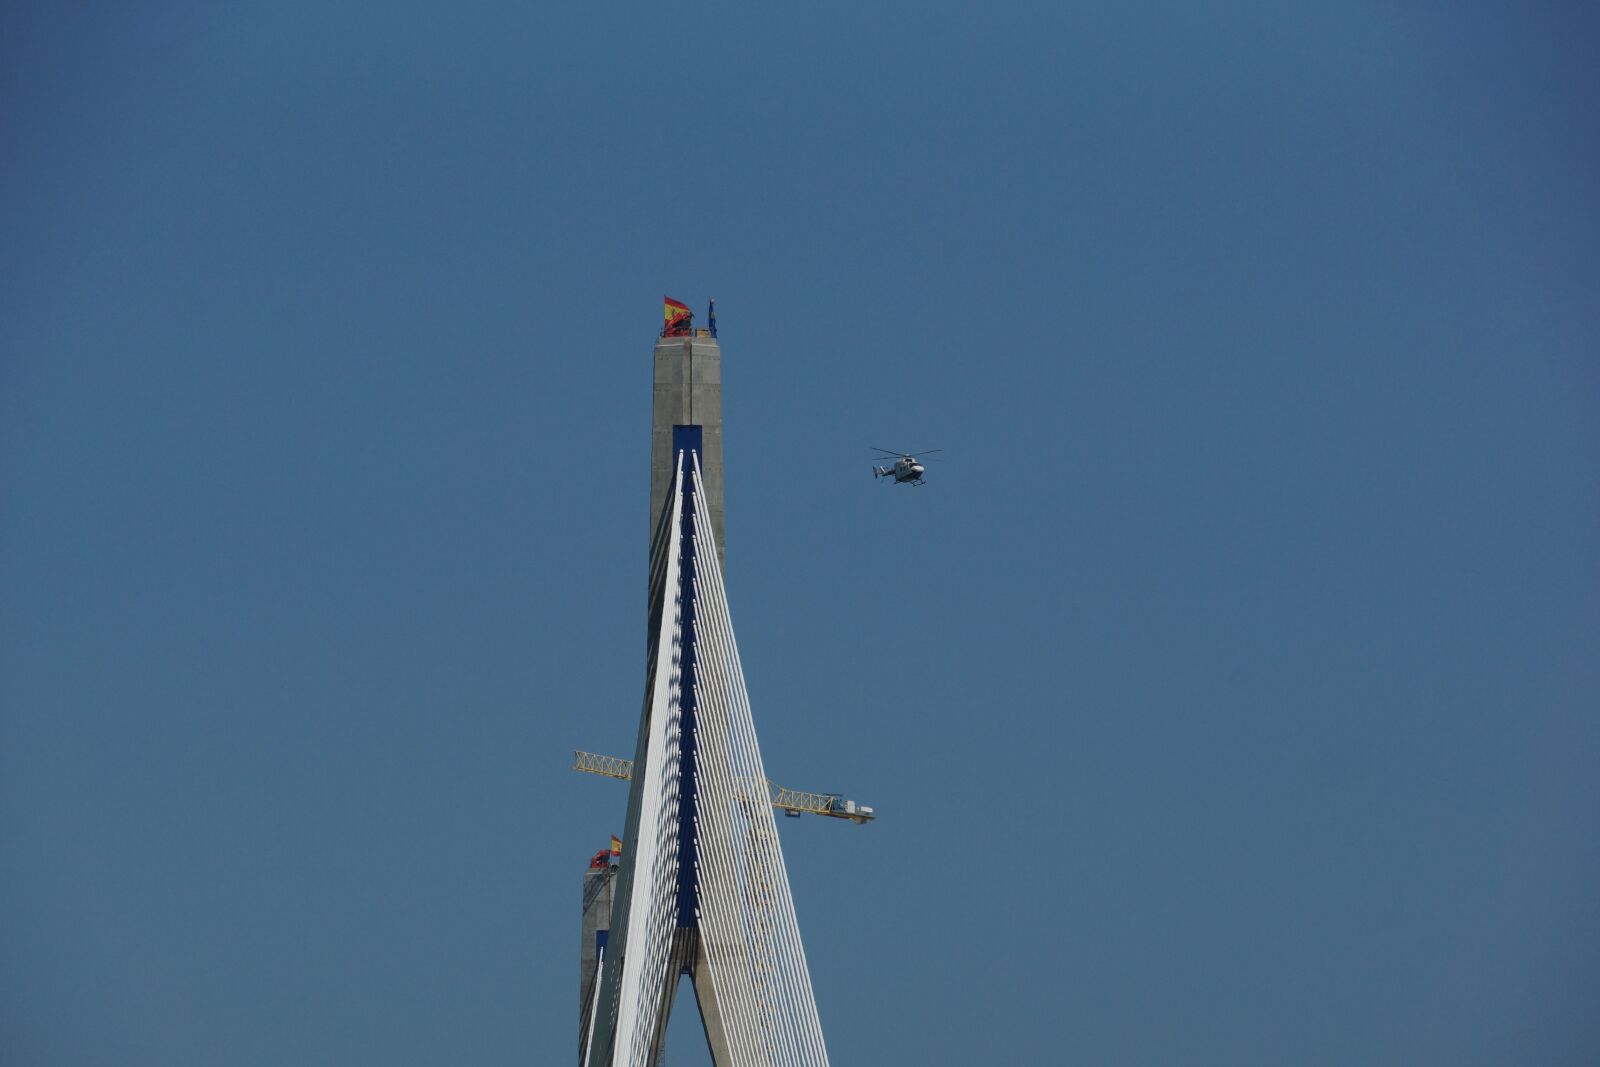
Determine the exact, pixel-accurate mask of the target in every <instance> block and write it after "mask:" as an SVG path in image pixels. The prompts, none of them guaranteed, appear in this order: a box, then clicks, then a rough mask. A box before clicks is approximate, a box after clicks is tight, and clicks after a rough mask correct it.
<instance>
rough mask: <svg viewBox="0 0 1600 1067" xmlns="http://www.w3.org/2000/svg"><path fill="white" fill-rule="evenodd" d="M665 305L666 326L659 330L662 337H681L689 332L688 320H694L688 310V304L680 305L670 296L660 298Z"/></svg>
mask: <svg viewBox="0 0 1600 1067" xmlns="http://www.w3.org/2000/svg"><path fill="white" fill-rule="evenodd" d="M661 300H662V302H663V303H664V304H665V319H666V325H665V326H663V327H662V329H661V336H662V337H682V336H683V335H685V334H687V333H688V332H689V320H691V319H693V318H694V312H692V311H690V310H689V305H688V304H683V303H680V302H678V301H676V300H674V299H672V297H670V296H664V297H662V298H661Z"/></svg>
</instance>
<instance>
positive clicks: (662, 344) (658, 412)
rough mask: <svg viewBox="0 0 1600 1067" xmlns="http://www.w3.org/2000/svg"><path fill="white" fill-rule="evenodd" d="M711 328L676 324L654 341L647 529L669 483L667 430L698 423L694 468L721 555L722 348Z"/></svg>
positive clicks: (672, 459)
mask: <svg viewBox="0 0 1600 1067" xmlns="http://www.w3.org/2000/svg"><path fill="white" fill-rule="evenodd" d="M711 321H712V323H713V326H712V328H711V329H694V330H691V329H689V328H688V327H687V326H685V327H682V329H683V330H684V331H685V332H683V333H681V334H669V335H665V336H662V337H661V338H660V339H659V340H657V341H656V356H655V398H654V402H653V404H652V405H651V418H650V534H651V537H652V538H653V537H654V534H655V525H656V523H657V521H659V520H660V518H661V508H662V505H663V504H664V503H665V501H666V499H667V493H668V492H670V491H671V489H672V479H673V475H674V473H675V472H676V470H677V455H676V452H675V451H674V450H673V447H672V436H673V435H672V431H673V428H674V427H677V426H698V427H700V474H701V477H702V478H703V479H704V480H705V488H706V503H707V504H708V505H709V506H710V508H711V525H712V531H713V532H714V533H715V534H716V538H717V549H718V553H719V558H721V559H725V558H726V550H725V549H724V547H723V545H724V540H723V536H722V349H721V348H720V347H719V346H718V345H717V338H716V333H715V325H714V324H715V322H716V319H715V318H713V319H712V320H711Z"/></svg>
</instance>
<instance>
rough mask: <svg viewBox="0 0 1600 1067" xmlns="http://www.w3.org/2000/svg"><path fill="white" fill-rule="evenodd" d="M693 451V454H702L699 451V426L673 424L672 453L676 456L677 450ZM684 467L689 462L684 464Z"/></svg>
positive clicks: (686, 466) (687, 465)
mask: <svg viewBox="0 0 1600 1067" xmlns="http://www.w3.org/2000/svg"><path fill="white" fill-rule="evenodd" d="M686 451H687V452H693V453H695V455H704V453H702V452H701V451H700V427H698V426H674V427H673V428H672V455H673V457H674V458H676V457H677V455H678V453H679V452H686ZM684 467H685V469H687V468H688V467H689V464H687V463H686V464H684Z"/></svg>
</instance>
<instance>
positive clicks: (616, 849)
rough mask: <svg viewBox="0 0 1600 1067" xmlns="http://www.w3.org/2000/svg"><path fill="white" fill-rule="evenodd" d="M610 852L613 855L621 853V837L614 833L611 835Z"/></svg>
mask: <svg viewBox="0 0 1600 1067" xmlns="http://www.w3.org/2000/svg"><path fill="white" fill-rule="evenodd" d="M611 854H612V855H613V856H620V855H622V838H620V837H618V836H617V835H616V834H612V835H611Z"/></svg>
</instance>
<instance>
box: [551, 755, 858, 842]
mask: <svg viewBox="0 0 1600 1067" xmlns="http://www.w3.org/2000/svg"><path fill="white" fill-rule="evenodd" d="M574 752H575V758H574V760H573V762H572V769H573V770H575V771H583V772H584V773H585V774H598V775H600V776H601V777H602V778H615V779H617V780H618V781H620V782H631V781H633V760H631V759H623V758H622V757H621V756H599V755H596V754H595V753H593V752H585V751H583V750H582V749H581V748H580V749H575V750H574ZM745 784H746V785H747V786H749V787H750V788H749V793H748V795H749V797H750V798H751V799H752V800H754V799H757V798H759V799H761V800H764V801H766V802H768V803H770V804H771V805H772V806H773V807H775V808H777V809H778V810H779V811H781V812H783V813H784V814H785V815H789V816H793V817H794V818H799V817H800V816H801V815H803V814H811V815H826V816H828V817H829V818H830V819H849V820H850V821H851V822H858V823H869V822H871V821H872V820H873V819H875V818H877V816H876V815H874V814H873V812H872V809H871V808H869V807H867V806H866V805H865V804H857V803H856V802H855V801H853V800H846V799H845V798H844V797H842V796H840V795H839V794H838V793H802V792H801V791H800V790H798V789H785V788H783V787H782V786H780V785H778V784H777V783H776V782H774V781H773V780H772V779H770V778H761V779H753V780H751V781H749V782H747V783H745Z"/></svg>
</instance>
